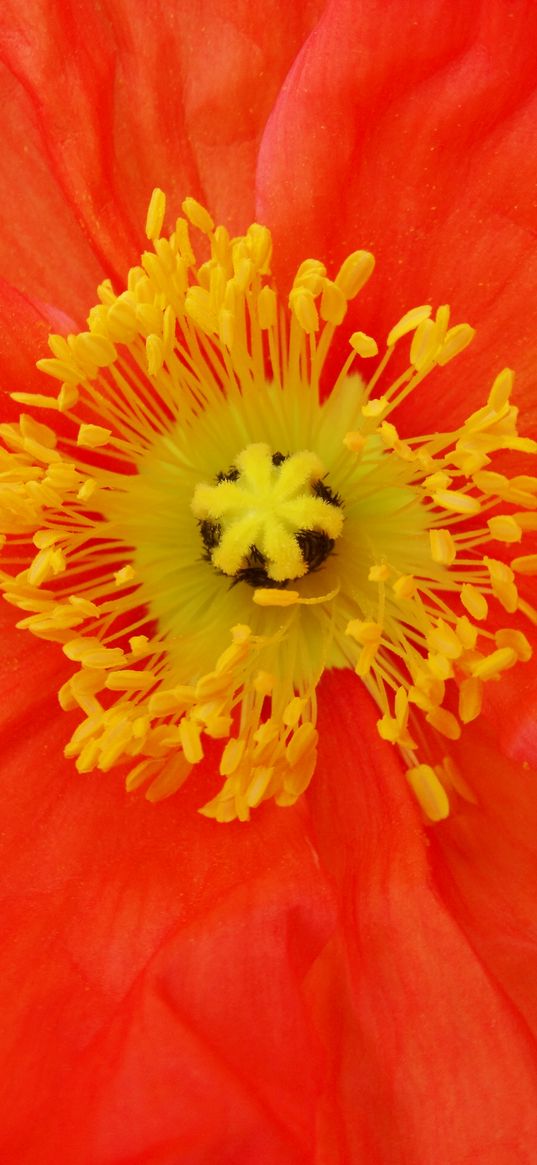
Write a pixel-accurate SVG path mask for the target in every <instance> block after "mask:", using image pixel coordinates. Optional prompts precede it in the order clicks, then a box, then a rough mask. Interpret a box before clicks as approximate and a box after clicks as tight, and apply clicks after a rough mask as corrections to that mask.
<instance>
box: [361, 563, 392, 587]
mask: <svg viewBox="0 0 537 1165" xmlns="http://www.w3.org/2000/svg"><path fill="white" fill-rule="evenodd" d="M391 573H392V572H391V570H390V567H389V566H388V564H387V563H386V562H379V563H376V565H375V566H372V567H371V569H370V571H369V573H368V576H367V577H368V579H369V582H377V583H380V582H386V579H388V578H389V577H390V574H391Z"/></svg>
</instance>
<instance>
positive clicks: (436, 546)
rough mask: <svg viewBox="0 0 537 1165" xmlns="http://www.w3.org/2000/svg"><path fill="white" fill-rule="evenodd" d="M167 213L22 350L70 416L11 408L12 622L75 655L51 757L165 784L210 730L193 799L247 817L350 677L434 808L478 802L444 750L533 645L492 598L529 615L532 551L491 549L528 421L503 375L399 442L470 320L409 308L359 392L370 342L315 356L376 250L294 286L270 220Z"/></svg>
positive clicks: (292, 790)
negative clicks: (407, 411)
mask: <svg viewBox="0 0 537 1165" xmlns="http://www.w3.org/2000/svg"><path fill="white" fill-rule="evenodd" d="M165 211H166V200H165V196H164V194H163V192H162V191H160V190H156V191H155V192H154V193H153V196H152V198H151V202H150V205H149V209H148V214H147V221H146V234H147V238H148V239H149V241H150V243H151V249H149V250H148V251H146V252H145V253H144V254H143V255H142V256H141V259H140V263H139V265H138V266H136V267H133V268H132V270H131V271H130V272H129V275H128V279H127V285H126V288H124V289H120V290H118V291H116V290H115V289H114V288H113V287H112V285H111V284H110V282H108V281H105V282H104V283H103V284H102V285H101V287H100V288H99V299H100V302H99V303H98V304H97V305H96V306H95V307H94V308H93V309H92V311H91V312H90V315H89V318H88V330H87V331H84V332H82V333H80V334H79V335H72V336H67V337H63V336H51V337H50V341H49V345H50V351H51V355H50V357H48V358H46V359H44V360H40V361H39V362H38V366H39V368H40V369H41V370H42V371H43V373H44V374H46V375H47V376H49V377H51V378H52V380H53V381H56V382H58V383H57V384H56V392H55V394H54V393H53V391H52V390H50V391H49V392H48V393H47V392H43V393H38V394H35V395H33V394H31V393H16V394H13V395H14V397H15V399H16V400H18V401H19V402H20V403H21V404H23V405H24V406H25V407H30V408H32V407H33V408H36V409H41V410H43V409H49V410H50V413H51V416H53V417H54V415H55V414H56V415H57V414H58V412H61V413H62V414H63V415H62V417H61V422H62V423H61V426H59V427H58V429H59V431H58V433H56V431H55V429H54V427H51V426H48V425H44V424H42V423H41V422H39V421H37V420H35V419H34V418H33V416H31V415H29V414H28V413H25V414H24V413H23V414H22V416H21V418H20V421H19V423H18V424H17V425H15V424H13V425H11V424H5V425H1V426H0V436H1V438H2V442H3V444H2V446H1V447H0V474H1V481H0V519H1V523H2V532H1V533H0V545H3V543H4V542H5V543H7V546H8V552H7V553H6V555H5V560H4V569H3V570H2V572H0V584H1V586H2V589H3V591H4V594H5V597H6V599H7V601H8V602H10V603H12V604H14V605H15V606H17V607H19V608H20V610H21V611H22V612H23V615H24V617H23V618H22V619H21V620H20V623H19V626H21V627H24V628H26V629H28V630H30V631H31V632H32V633H33V634H36V635H39V636H41V637H43V638H45V639H51V640H56V641H58V642H59V643H61V644H62V646H63V651H64V653H65V656H66V657H67V659H68V660H70V661H71V662H72V664H73V665H74V667H75V670H74V672H73V675H72V676H71V677H70V679H68V680H67V682H66V683H65V684H63V686H62V688H61V690H60V693H59V698H60V704H61V706H62V708H64V709H66V710H68V709H78V710H79V714H80V716H81V722H80V723H79V725H78V727H77V728H76V729H75V731H74V733H73V736H72V738H71V741H70V742H69V744H68V746H67V749H66V756H67V757H69V758H73V759H74V761H75V763H76V766H77V768H78V769H79V771H80V772H87V771H89V770H90V769H92V768H95V767H97V768H100V769H102V770H103V771H108V770H109V769H110V768H112V767H113V766H114V765H116V764H124V763H128V764H130V766H131V767H130V771H129V775H128V777H127V788H128V789H129V790H134V789H136V788H141V787H145V790H146V796H147V797H148V799H149V800H150V801H156V800H160V799H162V798H164V797H168V796H170V795H171V794H172V793H174V792H175V791H176V790H177V789H179V788H180V786H181V785H182V784H183V782H184V780H185V779H186V777H187V776H188V773H189V772H190V770H191V768H192V766H195V765H196V764H198V763H199V762H200V761H201V760H202V758H203V756H204V753H205V747H206V741H207V738H212V739H213V740H214V741H216V742H219V743H218V747H219V748H220V763H219V771H220V777H221V787H220V789H216V790H215V795H214V796H213V797H212V798H211V800H210V801H209V803H208V804H207V805H206V806H204V808H203V810H202V812H203V813H204V814H205V815H206V816H209V817H213V818H215V819H216V820H217V821H221V822H224V821H230V820H233V819H234V818H238V819H239V820H246V819H247V818H248V817H249V815H250V813H251V811H252V809H254V808H255V807H256V806H257V805H259V803H260V802H261V801H263V800H266V799H268V798H274V800H275V801H276V803H277V804H278V805H281V806H284V805H291V804H292V803H293V802H294V801H296V799H297V797H299V796H300V795H301V794H302V792H303V791H304V789H305V788H306V787H307V785H308V782H309V781H310V779H311V776H312V774H313V771H314V768H315V755H316V742H317V730H316V727H315V725H316V709H317V701H316V686H317V684H318V681H319V679H320V677H321V675H322V673H323V671H324V669H325V668H330V667H345V668H349V669H351V670H352V671H354V672H355V673H356V674H357V675H358V676H359V677H360V678H361V679H362V680H363V682H364V683H365V684H366V685H367V687H368V689H369V690H370V692H371V693H372V694H373V695H374V697H375V698H376V700H377V703H378V706H379V709H380V716H379V721H378V730H379V733H380V735H381V737H382V738H383V739H384V740H386V741H389V742H391V743H392V744H394V745H396V746H397V747H398V748H400V749H401V750H402V752H403V754H404V757H405V766H406V767H407V778H408V782H409V785H410V786H411V788H412V789H413V790H414V793H415V795H416V797H417V799H418V801H419V803H420V805H421V807H422V809H423V811H424V813H425V814H426V816H427V817H428V818H429V819H430V820H432V821H440V820H441V819H442V818H444V817H445V816H446V815H447V813H448V811H449V799H453V798H454V797H457V796H462V797H463V798H465V799H467V800H471V799H472V797H473V794H472V792H471V790H469V789H468V787H467V786H466V785H465V783H464V781H463V779H462V777H461V776H460V774H459V773H458V770H457V768H456V765H455V763H454V761H453V758H452V757H451V756H450V755H449V751H448V752H447V755H446V748H447V749H448V750H449V742H450V741H454V740H457V739H458V738H459V736H460V735H461V732H462V730H463V727H464V725H465V724H467V723H469V722H470V721H472V720H474V719H475V718H476V717H477V716H479V714H480V712H481V706H482V700H483V690H484V685H485V683H487V682H493V681H497V680H499V679H501V676H502V675H503V673H504V671H505V670H506V669H508V668H511V667H513V666H515V664H516V663H518V662H519V661H526V660H528V659H529V658H530V655H531V646H530V644H529V642H528V640H527V639H526V637H525V636H524V635H523V634H522V632H521V631H520V630H519V629H518V627H509V626H507V627H504V628H502V629H501V630H496V631H493V630H491V626H490V625H489V622H488V620H489V610H490V612H491V617H494V619H497V613H498V604H499V605H500V607H503V609H504V610H505V611H507V612H508V614H511V613H513V612H515V611H516V610H517V609H520V612H521V613H522V614H524V615H526V616H528V618H529V619H530V620H533V621H537V615H536V613H535V611H534V610H533V608H532V607H531V606H530V604H529V603H528V602H527V600H526V599H525V598H524V597H523V595H521V596H520V597H519V593H518V586H517V581H516V579H515V575H516V576H517V578H518V576H520V586H521V591H522V590H523V588H524V581H525V576H527V575H532V574H534V573H535V572H536V571H537V556H536V555H534V554H521V555H519V556H518V557H516V558H513V559H512V560H511V561H503V557H502V558H495V557H493V555H494V544H495V543H497V542H498V541H499V542H501V543H503V546H502V556H503V555H504V548H507V550H508V549H509V547H510V546H511V545H515V544H516V545H517V547H518V543H519V542H521V541H522V540H523V538H524V536H525V533H526V531H532V530H535V529H536V528H537V518H536V516H535V512H534V511H535V506H536V494H537V479H536V478H534V477H531V476H529V475H528V474H519V475H518V476H515V477H512V478H509V477H508V476H507V475H506V474H504V473H500V472H498V471H497V469H496V467H495V457H496V454H501V453H502V451H506V450H508V451H510V452H511V453H512V452H513V451H515V452H519V453H523V454H528V453H533V452H535V449H536V445H535V442H532V441H531V440H529V439H528V438H524V437H520V436H519V435H518V431H517V410H516V408H514V406H513V405H511V403H510V394H511V391H512V387H513V379H514V378H513V373H512V372H511V370H510V369H504V370H503V371H500V373H499V374H498V376H497V377H496V379H495V381H494V383H493V385H492V388H491V390H490V392H489V395H488V399H487V400H486V403H485V404H484V405H483V407H482V408H480V409H478V410H477V411H476V412H474V413H473V414H472V415H471V416H470V417H469V418H468V419H467V420H466V421H465V422H464V424H462V425H461V426H460V427H459V428H457V429H456V430H454V431H452V432H444V431H443V423H442V426H439V428H440V429H441V430H442V431H439V432H434V433H431V434H429V435H421V436H418V437H413V436H412V435H407V436H405V438H404V439H402V438H401V437H400V436H399V433H398V430H397V427H396V424H395V423H394V422H395V420H396V417H395V413H396V410H397V407H398V405H399V404H400V402H401V401H403V400H404V399H406V398H407V397H408V396H409V395H410V394H412V393H414V392H416V394H417V393H418V392H419V390H420V385H421V384H422V382H423V381H424V379H425V378H426V377H427V376H428V375H429V373H430V372H431V371H432V370H433V369H435V368H440V369H441V368H442V366H444V365H445V364H446V363H448V362H449V361H451V360H452V359H454V358H455V357H456V356H458V355H459V354H460V353H461V352H462V351H463V349H464V348H465V347H466V346H467V344H468V343H469V342H470V341H471V339H472V336H473V330H472V328H470V327H469V325H468V324H464V323H461V324H460V323H455V324H454V325H452V326H450V313H449V308H448V307H447V305H441V306H440V307H439V308H438V309H437V310H436V311H435V312H433V309H432V308H431V307H430V306H428V305H423V306H419V307H416V308H411V309H410V311H408V312H405V314H404V315H403V316H402V318H401V319H400V320H399V321H398V322H397V323H396V324H395V325H394V327H393V328H391V329H390V332H389V335H388V338H387V347H386V350H385V351H384V353H382V354H381V355H380V358H379V359H378V361H375V367H374V370H373V372H372V374H371V375H370V378H369V380H368V382H367V383H365V382H364V381H362V380H361V378H360V377H359V376H358V375H357V372H356V367H358V368H360V369H363V368H364V367H365V365H366V362H367V361H368V360H371V359H373V358H374V357H376V356H377V355H378V351H379V349H378V344H377V340H376V339H374V338H373V337H372V336H370V335H368V334H367V333H365V332H363V331H360V330H357V331H354V332H352V333H351V334H350V338H349V347H348V354H347V356H346V357H344V359H343V362H342V365H341V368H340V370H339V372H338V370H337V369H335V370H334V368H333V367H331V368H330V369H329V370H328V368H327V360H328V357H329V352H330V345H331V342H332V339H333V336H334V333H335V331H336V329H337V328H339V329H341V328H342V327H344V326H345V319H346V315H347V312H348V307H349V303H350V301H351V300H353V299H354V298H355V296H356V295H357V294H358V293H359V291H360V290H361V288H362V287H363V286H364V284H365V283H366V282H367V279H368V278H369V277H370V275H371V274H372V271H373V267H374V259H373V256H372V255H370V254H369V253H368V252H366V251H355V252H354V253H353V254H351V255H349V256H348V258H347V259H346V260H345V261H344V262H343V264H342V265H341V267H340V269H339V271H337V272H336V273H335V274H330V273H328V272H327V270H326V267H325V265H324V264H323V263H321V262H320V261H319V260H316V259H306V260H305V261H304V262H303V263H302V264H301V266H300V268H299V270H298V271H297V274H296V276H295V279H294V281H293V284H292V288H291V292H290V294H289V299H288V303H287V304H285V303H283V302H281V301H280V299H279V298H278V293H277V289H276V287H275V285H274V283H273V281H272V277H271V273H270V263H271V255H272V239H271V236H270V233H269V231H268V230H267V229H266V228H265V227H263V226H261V225H259V224H256V223H254V224H252V225H251V226H250V227H249V229H248V230H247V231H246V233H245V234H244V235H242V236H240V237H238V238H233V239H231V238H230V237H229V234H228V232H227V230H226V229H225V228H224V227H221V226H216V227H215V225H214V222H213V219H212V217H211V215H210V214H209V212H208V211H207V210H206V209H205V207H203V206H201V205H200V203H198V202H197V201H196V200H195V199H192V198H187V199H185V200H184V202H183V215H184V217H179V218H178V219H177V221H176V223H175V226H174V228H173V230H172V232H171V234H170V235H169V236H165V237H162V235H161V232H162V226H163V221H164V216H165ZM198 248H199V251H200V254H199V255H198ZM349 332H350V329H349ZM398 345H402V348H403V349H404V350H406V351H407V352H408V357H407V360H408V366H407V367H406V369H404V370H403V371H401V367H402V366H403V364H402V361H401V360H398V358H397V356H395V357H394V356H393V350H394V348H395V347H396V346H398ZM392 359H393V361H394V364H396V365H397V368H398V372H397V375H396V376H395V378H393V379H391V378H390V375H389V365H390V362H391V361H392ZM327 385H328V386H329V387H330V388H331V389H332V391H331V392H330V393H328V394H327V393H326V392H325V391H324V389H325V387H326V386H327ZM435 391H436V390H435ZM438 391H439V400H441V399H442V397H441V391H440V390H438ZM416 399H417V405H416V407H417V409H418V413H419V397H417V398H416ZM38 415H43V414H42V413H41V414H38ZM11 545H12V546H13V550H12V551H11V550H10V549H9V547H10V546H11ZM317 576H318V577H317ZM492 626H493V627H494V626H497V622H495V623H493V624H492ZM453 696H455V698H453ZM453 709H456V711H454V710H453ZM446 742H447V743H446Z"/></svg>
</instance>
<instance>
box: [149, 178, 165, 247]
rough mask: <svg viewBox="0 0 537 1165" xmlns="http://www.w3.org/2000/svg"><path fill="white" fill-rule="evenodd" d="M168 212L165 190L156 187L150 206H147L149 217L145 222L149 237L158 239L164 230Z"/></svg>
mask: <svg viewBox="0 0 537 1165" xmlns="http://www.w3.org/2000/svg"><path fill="white" fill-rule="evenodd" d="M165 213H166V195H165V194H164V191H162V190H159V188H158V186H156V187H155V189H154V190H153V193H152V195H151V198H150V200H149V206H148V208H147V218H146V222H145V233H146V236H147V238H148V239H158V237H159V235H160V232H161V230H162V224H163V222H164V215H165Z"/></svg>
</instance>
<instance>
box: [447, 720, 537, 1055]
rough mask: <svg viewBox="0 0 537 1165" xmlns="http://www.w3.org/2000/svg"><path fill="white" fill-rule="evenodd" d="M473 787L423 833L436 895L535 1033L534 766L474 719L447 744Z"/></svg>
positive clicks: (536, 834) (536, 807) (536, 859)
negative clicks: (465, 801)
mask: <svg viewBox="0 0 537 1165" xmlns="http://www.w3.org/2000/svg"><path fill="white" fill-rule="evenodd" d="M455 754H456V760H457V764H458V765H459V767H460V770H461V772H462V775H463V776H464V778H465V780H466V781H467V782H468V784H469V785H470V786H471V788H472V789H473V790H474V792H475V794H476V796H477V799H478V804H477V806H465V809H464V811H462V812H456V813H454V814H453V815H452V817H451V818H449V819H448V820H447V821H445V822H443V823H442V825H441V826H439V827H437V828H436V829H435V830H433V831H432V833H431V845H432V849H431V853H432V858H433V861H434V866H435V872H436V877H437V881H438V884H439V886H440V888H441V892H442V896H443V899H444V901H445V902H446V903H447V904H448V906H449V908H450V909H451V910H452V912H453V913H454V914H455V915H456V917H457V919H458V921H459V924H460V926H461V927H462V928H463V929H464V931H465V932H466V934H467V935H468V938H469V941H470V942H471V944H472V946H473V948H474V950H475V951H476V953H477V955H478V957H479V958H480V959H481V960H482V961H483V963H484V965H485V966H486V967H487V970H488V972H489V974H491V975H493V976H494V978H495V979H496V980H497V982H498V983H499V984H500V985H501V987H502V989H503V990H504V991H505V993H506V995H507V996H509V997H510V998H511V1000H512V1001H513V1003H514V1005H515V1007H516V1008H517V1009H518V1010H519V1011H520V1012H521V1014H522V1015H523V1016H524V1018H525V1020H526V1022H527V1023H528V1025H529V1028H530V1029H531V1031H532V1034H533V1036H534V1037H535V1036H537V921H536V917H535V902H536V900H537V801H536V798H535V782H536V778H537V769H533V770H532V769H529V768H528V766H527V765H517V764H516V763H513V762H512V761H509V760H507V759H506V758H505V757H503V756H501V755H500V753H499V752H498V748H497V743H496V740H495V732H493V730H492V729H491V727H490V726H488V725H487V724H486V723H485V722H484V721H476V723H475V724H473V725H471V726H469V728H468V731H467V733H466V734H465V747H464V748H456V749H455Z"/></svg>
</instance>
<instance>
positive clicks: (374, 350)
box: [349, 332, 379, 359]
mask: <svg viewBox="0 0 537 1165" xmlns="http://www.w3.org/2000/svg"><path fill="white" fill-rule="evenodd" d="M349 343H350V346H351V348H354V351H355V352H356V353H357V355H358V356H363V358H364V359H369V357H370V356H376V355H377V354H378V350H379V349H378V344H377V342H376V340H374V339H373V337H372V336H367V335H366V333H365V332H353V333H352V336H351V338H350V340H349Z"/></svg>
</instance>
